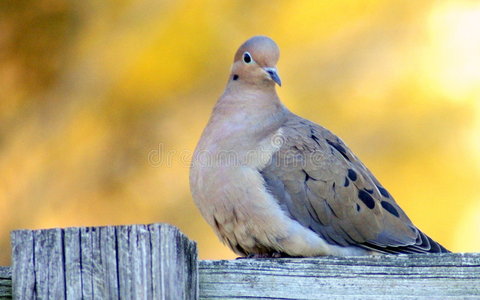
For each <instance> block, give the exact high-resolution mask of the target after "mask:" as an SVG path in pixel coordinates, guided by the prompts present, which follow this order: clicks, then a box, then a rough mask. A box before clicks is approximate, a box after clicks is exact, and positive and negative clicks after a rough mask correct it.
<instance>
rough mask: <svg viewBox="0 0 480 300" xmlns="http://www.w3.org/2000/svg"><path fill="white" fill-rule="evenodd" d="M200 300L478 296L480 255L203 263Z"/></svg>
mask: <svg viewBox="0 0 480 300" xmlns="http://www.w3.org/2000/svg"><path fill="white" fill-rule="evenodd" d="M199 280H200V299H236V300H238V299H465V298H472V299H474V298H476V299H480V254H479V253H470V254H462V253H456V254H436V255H396V256H393V255H392V256H359V257H321V258H303V259H300V258H280V259H240V260H230V261H229V260H227V261H225V260H223V261H200V263H199Z"/></svg>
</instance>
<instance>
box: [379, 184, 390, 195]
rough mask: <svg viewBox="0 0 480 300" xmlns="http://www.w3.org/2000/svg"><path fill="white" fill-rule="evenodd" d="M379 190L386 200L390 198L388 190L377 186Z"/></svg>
mask: <svg viewBox="0 0 480 300" xmlns="http://www.w3.org/2000/svg"><path fill="white" fill-rule="evenodd" d="M377 188H378V191H379V192H380V194H382V196H383V197H385V198H390V194H389V193H388V192H387V190H386V189H384V188H383V187H381V186H379V185H377Z"/></svg>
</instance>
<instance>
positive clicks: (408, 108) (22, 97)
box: [0, 0, 480, 265]
mask: <svg viewBox="0 0 480 300" xmlns="http://www.w3.org/2000/svg"><path fill="white" fill-rule="evenodd" d="M258 34H263V35H268V36H270V37H272V38H273V39H274V40H276V41H277V43H278V44H279V46H280V48H281V58H280V62H279V64H278V69H279V72H280V76H281V77H282V81H283V86H282V87H281V88H280V89H279V95H280V97H281V98H282V99H283V102H284V103H285V104H286V105H287V106H288V107H289V108H290V109H291V110H292V111H294V112H295V113H297V114H299V115H302V116H303V117H305V118H308V119H310V120H312V121H314V122H316V123H319V124H322V125H323V126H325V127H327V128H329V129H331V130H332V131H333V132H335V133H336V134H338V135H339V136H341V137H342V139H343V140H344V141H345V142H346V143H347V144H348V145H349V146H350V148H351V149H352V150H353V151H354V152H355V153H356V154H357V155H358V156H359V157H360V158H361V159H362V160H363V162H364V163H365V164H366V165H367V166H368V167H369V168H370V169H371V170H372V171H373V172H374V174H375V175H376V176H377V177H378V178H379V180H380V181H381V182H382V184H383V185H384V186H385V187H386V188H387V189H388V190H389V191H390V192H391V194H393V195H394V197H395V198H396V200H397V202H398V203H399V204H400V205H401V206H402V207H403V208H404V210H405V211H406V212H407V213H408V215H409V216H410V218H411V219H412V220H413V222H414V223H415V224H416V225H417V226H418V227H420V228H421V229H422V230H423V231H425V232H426V233H427V234H429V235H430V236H431V237H432V238H434V239H436V240H438V241H439V242H441V243H442V244H443V245H444V246H446V247H447V248H449V249H451V250H453V251H461V252H475V251H479V250H480V239H479V238H478V237H479V236H480V189H479V186H478V185H479V184H480V2H479V1H458V0H456V1H430V0H427V1H420V2H419V1H391V0H370V1H368V0H364V1H355V0H340V1H314V0H311V1H286V0H284V1H266V0H260V1H224V0H217V1H200V0H198V1H197V0H184V1H167V0H121V1H94V0H87V1H61V0H43V1H20V0H18V1H2V2H0V265H8V264H10V261H9V259H10V244H9V243H10V242H9V232H10V231H11V230H14V229H21V228H28V229H34V228H49V227H66V226H90V225H113V224H132V223H154V222H167V223H171V224H174V225H176V226H178V227H179V228H180V229H181V230H182V231H183V232H185V233H186V234H187V235H188V236H189V237H190V238H192V239H194V240H196V241H197V242H198V245H199V249H200V257H201V258H202V259H222V258H233V257H235V255H234V254H233V253H232V252H231V251H230V250H228V249H227V248H226V247H225V246H223V245H222V244H221V243H220V242H219V241H218V240H217V238H216V237H215V235H214V234H213V231H212V230H211V229H210V228H209V227H208V225H207V224H206V223H205V221H204V220H203V219H202V218H201V216H200V214H199V212H198V210H197V209H196V207H195V206H194V204H193V201H192V199H191V196H190V192H189V186H188V166H189V162H190V158H191V154H192V152H193V150H194V147H195V144H196V141H197V140H198V138H199V136H200V133H201V131H202V129H203V127H204V126H205V124H206V122H207V120H208V117H209V114H210V111H211V109H212V107H213V105H214V103H215V101H216V99H217V98H218V96H219V95H220V94H221V92H222V91H223V88H224V85H225V83H226V81H227V76H228V73H229V69H230V65H231V63H232V58H233V54H234V52H235V50H236V49H237V47H238V46H239V45H240V44H241V43H242V42H243V41H244V40H246V39H247V38H249V37H251V36H253V35H258Z"/></svg>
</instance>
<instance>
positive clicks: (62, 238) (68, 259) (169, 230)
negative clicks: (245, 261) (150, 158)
mask: <svg viewBox="0 0 480 300" xmlns="http://www.w3.org/2000/svg"><path fill="white" fill-rule="evenodd" d="M11 237H12V250H13V254H12V260H13V265H12V281H13V295H14V298H15V299H37V298H41V299H120V298H122V299H197V298H198V280H197V275H198V269H197V248H196V244H195V242H192V241H190V240H188V238H187V237H185V236H184V235H183V234H182V233H181V232H180V231H179V230H178V229H177V228H175V227H173V226H170V225H168V224H152V225H132V226H110V227H82V228H66V229H47V230H37V231H29V230H20V231H14V232H13V233H12V236H11ZM0 278H1V277H0ZM0 295H1V294H0Z"/></svg>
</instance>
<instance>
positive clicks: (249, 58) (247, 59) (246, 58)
mask: <svg viewBox="0 0 480 300" xmlns="http://www.w3.org/2000/svg"><path fill="white" fill-rule="evenodd" d="M243 61H244V62H245V63H246V64H249V63H251V62H252V61H253V59H252V56H251V55H250V53H248V52H245V53H243Z"/></svg>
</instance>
